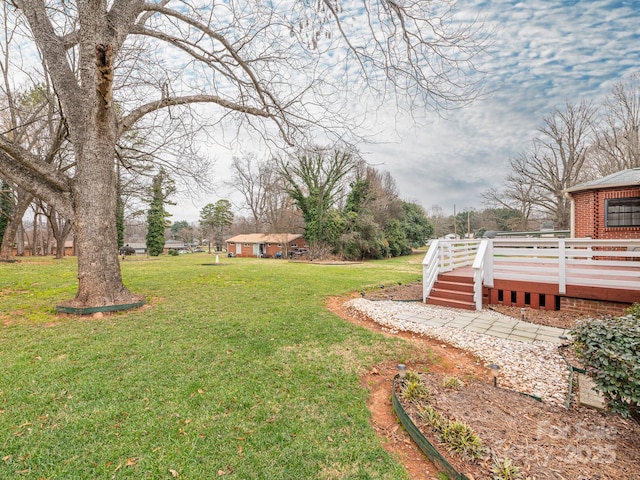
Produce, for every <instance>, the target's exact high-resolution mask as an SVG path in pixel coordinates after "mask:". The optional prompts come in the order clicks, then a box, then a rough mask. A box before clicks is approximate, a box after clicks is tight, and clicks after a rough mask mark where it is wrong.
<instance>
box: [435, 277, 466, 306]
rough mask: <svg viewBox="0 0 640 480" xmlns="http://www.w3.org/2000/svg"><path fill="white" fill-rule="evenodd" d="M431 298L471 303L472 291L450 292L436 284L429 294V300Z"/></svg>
mask: <svg viewBox="0 0 640 480" xmlns="http://www.w3.org/2000/svg"><path fill="white" fill-rule="evenodd" d="M431 297H435V298H444V299H447V300H455V301H458V302H471V303H473V290H472V291H471V292H468V291H466V292H461V291H459V290H450V289H449V288H447V287H446V286H442V287H441V286H440V283H439V282H438V283H437V284H436V285H435V286H434V287H433V289H432V290H431V293H430V294H429V298H431Z"/></svg>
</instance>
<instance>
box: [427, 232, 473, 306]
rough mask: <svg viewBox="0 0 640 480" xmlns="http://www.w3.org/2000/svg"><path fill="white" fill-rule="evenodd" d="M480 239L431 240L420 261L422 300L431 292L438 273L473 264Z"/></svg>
mask: <svg viewBox="0 0 640 480" xmlns="http://www.w3.org/2000/svg"><path fill="white" fill-rule="evenodd" d="M479 245H480V240H432V241H431V243H430V244H429V250H427V254H426V255H425V257H424V260H423V261H422V301H423V302H425V301H426V300H427V297H429V295H430V294H431V289H432V288H433V285H434V284H435V283H436V280H437V279H438V274H440V273H444V272H451V271H453V270H454V269H456V268H461V267H467V266H470V265H472V264H473V262H474V260H475V258H476V254H477V251H478V246H479Z"/></svg>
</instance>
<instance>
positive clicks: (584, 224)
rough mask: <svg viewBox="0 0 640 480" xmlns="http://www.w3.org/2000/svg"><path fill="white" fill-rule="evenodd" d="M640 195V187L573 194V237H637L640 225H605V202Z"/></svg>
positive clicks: (603, 238)
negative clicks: (608, 226)
mask: <svg viewBox="0 0 640 480" xmlns="http://www.w3.org/2000/svg"><path fill="white" fill-rule="evenodd" d="M630 197H640V187H637V186H635V187H624V188H609V189H603V190H587V191H583V192H576V193H574V194H573V198H574V200H575V237H576V238H584V237H591V238H593V239H599V240H616V239H637V238H640V227H614V228H607V227H606V226H605V223H604V221H605V202H606V200H607V199H609V198H630Z"/></svg>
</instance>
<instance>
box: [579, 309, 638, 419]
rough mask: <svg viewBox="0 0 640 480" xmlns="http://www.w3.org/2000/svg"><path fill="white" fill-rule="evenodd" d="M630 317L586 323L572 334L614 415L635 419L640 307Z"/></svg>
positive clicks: (587, 321) (586, 321)
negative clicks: (628, 416)
mask: <svg viewBox="0 0 640 480" xmlns="http://www.w3.org/2000/svg"><path fill="white" fill-rule="evenodd" d="M629 311H630V312H631V313H630V314H629V315H624V316H621V317H614V318H611V319H592V318H591V319H587V320H583V321H582V322H579V323H578V325H576V327H574V328H573V329H572V330H571V336H572V337H573V340H574V343H573V347H574V350H575V351H576V354H577V355H578V356H579V358H581V360H582V361H583V362H584V364H585V365H586V367H587V371H588V372H589V374H590V375H591V376H592V377H593V380H594V382H595V384H596V389H597V390H598V391H599V392H601V393H602V395H603V396H604V397H605V399H606V400H607V404H608V407H609V408H610V409H611V411H613V412H617V413H620V414H622V415H623V416H625V417H626V416H627V415H629V414H632V415H633V416H634V417H636V418H637V417H638V413H639V412H638V405H639V404H640V373H639V372H640V305H638V304H634V305H633V307H631V308H630V309H629Z"/></svg>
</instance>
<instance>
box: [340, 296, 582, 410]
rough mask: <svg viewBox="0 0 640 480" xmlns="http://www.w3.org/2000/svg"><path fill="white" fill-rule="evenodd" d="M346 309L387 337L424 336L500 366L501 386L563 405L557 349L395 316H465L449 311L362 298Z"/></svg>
mask: <svg viewBox="0 0 640 480" xmlns="http://www.w3.org/2000/svg"><path fill="white" fill-rule="evenodd" d="M344 306H345V308H347V309H350V310H354V311H356V312H359V313H361V314H364V315H366V316H367V317H369V318H371V319H372V320H373V321H375V322H376V323H378V324H380V325H382V326H383V327H385V328H386V329H387V330H388V331H389V332H391V333H397V332H398V331H407V332H414V333H419V334H424V335H426V336H428V337H431V338H437V339H439V340H442V341H443V342H446V343H448V344H450V345H453V346H455V347H458V348H461V349H463V350H466V351H468V352H472V353H473V354H474V355H475V356H477V357H478V358H479V359H480V360H482V361H483V362H484V363H485V365H486V366H488V365H489V364H492V363H494V364H496V365H499V366H500V377H499V380H498V381H499V385H500V386H502V387H504V388H509V389H512V390H516V391H518V392H522V393H527V394H530V395H535V396H536V397H540V398H542V400H543V402H549V403H553V404H556V405H564V402H565V399H566V396H567V391H568V382H569V372H568V370H567V365H566V363H565V361H564V360H563V359H562V357H561V356H560V354H559V353H558V348H557V345H555V344H552V343H548V342H542V341H535V342H533V343H525V342H518V341H514V340H506V339H502V338H497V337H493V336H490V335H484V334H480V333H475V332H470V331H465V330H461V329H457V328H452V327H433V326H428V325H424V324H419V323H415V322H411V321H406V320H401V319H399V318H398V317H397V315H398V314H406V313H412V314H418V315H419V314H425V313H426V314H428V315H437V316H438V317H440V318H443V319H445V318H446V319H449V318H450V319H454V318H455V317H456V316H457V315H460V313H462V312H465V311H464V310H463V311H460V310H457V309H453V308H445V307H437V306H432V305H425V304H423V303H418V302H416V303H413V302H411V303H409V302H393V301H370V300H366V299H363V298H357V299H354V300H350V301H348V302H347V303H345V305H344ZM425 309H426V310H425ZM484 313H486V314H487V315H491V316H496V317H497V318H499V317H505V318H511V317H506V316H504V315H502V314H500V313H498V312H494V311H491V310H486V311H485V312H484Z"/></svg>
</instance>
